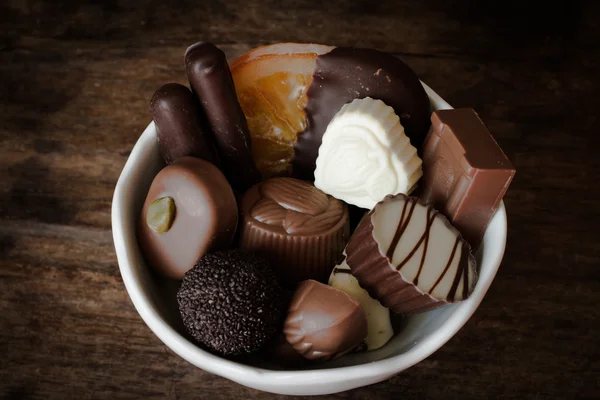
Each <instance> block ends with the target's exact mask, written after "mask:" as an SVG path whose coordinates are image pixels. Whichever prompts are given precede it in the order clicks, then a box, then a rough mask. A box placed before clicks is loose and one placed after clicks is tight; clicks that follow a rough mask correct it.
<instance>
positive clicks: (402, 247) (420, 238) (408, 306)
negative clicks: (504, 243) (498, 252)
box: [346, 195, 477, 313]
mask: <svg viewBox="0 0 600 400" xmlns="http://www.w3.org/2000/svg"><path fill="white" fill-rule="evenodd" d="M346 252H347V254H348V258H347V263H348V265H349V266H350V268H351V269H352V273H353V275H354V276H356V278H357V279H358V280H359V282H360V284H361V286H363V287H364V288H365V289H367V290H368V291H369V293H371V294H372V295H373V296H374V297H375V298H377V299H378V300H379V301H380V302H381V303H382V304H383V305H384V306H386V307H389V308H390V309H391V310H392V311H395V312H400V313H417V312H422V311H427V310H430V309H433V308H436V307H438V306H440V305H443V304H446V303H453V302H457V301H461V300H464V299H466V298H467V297H468V296H469V295H470V294H471V292H472V290H473V288H474V286H475V282H476V280H477V273H476V263H475V258H474V257H473V255H472V254H471V249H470V246H469V244H468V243H467V242H466V241H465V240H464V239H463V238H462V237H461V235H460V233H459V232H458V231H457V230H456V229H455V228H454V227H452V225H450V223H449V222H448V220H447V219H446V218H445V217H444V216H443V215H442V214H440V213H439V212H437V211H436V210H435V209H433V208H432V207H431V206H428V205H425V204H423V203H421V202H420V201H419V200H418V199H417V198H414V197H407V196H404V195H396V196H389V197H387V198H386V199H385V200H384V201H382V202H380V203H379V204H377V206H376V207H375V208H374V209H373V211H371V212H370V213H369V216H368V217H367V218H365V219H364V220H363V222H361V224H360V225H359V227H358V228H357V230H356V233H355V235H354V236H353V237H352V238H351V239H350V241H349V243H348V246H347V248H346Z"/></svg>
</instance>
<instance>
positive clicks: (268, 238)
mask: <svg viewBox="0 0 600 400" xmlns="http://www.w3.org/2000/svg"><path fill="white" fill-rule="evenodd" d="M241 213H242V224H241V227H240V243H239V247H240V248H241V249H243V250H245V251H248V252H252V253H255V254H257V255H259V256H261V257H263V258H265V259H266V260H267V261H269V263H270V264H271V266H272V268H273V269H274V270H275V272H276V273H277V275H278V277H279V278H280V281H281V282H282V283H283V284H284V285H286V286H294V285H296V284H297V283H299V282H301V281H304V280H307V279H314V280H317V281H320V282H326V280H327V278H328V277H329V274H330V272H331V269H332V268H333V267H334V266H335V265H336V263H337V261H339V259H340V258H341V256H342V252H343V250H344V247H345V245H346V242H347V241H348V238H349V237H350V222H349V218H348V208H347V206H346V205H345V204H344V203H342V202H341V201H339V200H337V199H335V198H333V197H331V196H329V195H326V194H325V193H323V192H321V191H320V190H319V189H317V188H315V187H314V186H312V185H311V184H310V183H308V182H304V181H300V180H297V179H292V178H273V179H269V180H267V181H264V182H261V183H259V184H257V185H255V186H253V187H252V188H251V189H250V190H248V191H247V192H246V193H245V194H244V198H243V200H242V205H241Z"/></svg>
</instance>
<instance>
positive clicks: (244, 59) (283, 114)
mask: <svg viewBox="0 0 600 400" xmlns="http://www.w3.org/2000/svg"><path fill="white" fill-rule="evenodd" d="M332 49H333V47H331V46H324V45H317V44H297V43H279V44H274V45H269V46H263V47H258V48H256V49H254V50H251V51H249V52H248V53H246V54H244V55H242V56H240V57H239V58H238V59H236V60H235V61H234V62H233V63H232V64H231V74H232V76H233V80H234V83H235V89H236V92H237V95H238V99H239V102H240V105H241V107H242V110H243V111H244V114H245V116H246V119H247V121H248V128H249V130H250V136H251V138H252V157H253V159H254V163H255V164H256V167H257V168H258V170H259V171H260V172H261V174H262V177H263V179H266V178H269V177H271V176H282V175H290V173H291V169H292V159H293V157H294V145H295V144H296V141H297V137H298V133H299V132H302V131H304V129H305V128H306V114H305V112H304V107H305V106H306V103H307V101H308V98H307V90H308V88H309V87H310V84H311V83H312V80H313V74H314V71H315V66H316V59H317V56H319V55H321V54H325V53H327V52H329V51H331V50H332Z"/></svg>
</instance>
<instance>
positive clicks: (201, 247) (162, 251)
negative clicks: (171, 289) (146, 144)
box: [138, 157, 238, 279]
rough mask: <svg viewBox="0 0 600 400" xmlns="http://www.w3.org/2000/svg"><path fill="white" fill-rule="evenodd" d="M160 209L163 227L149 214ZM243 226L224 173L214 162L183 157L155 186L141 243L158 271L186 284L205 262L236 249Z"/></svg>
mask: <svg viewBox="0 0 600 400" xmlns="http://www.w3.org/2000/svg"><path fill="white" fill-rule="evenodd" d="M165 199H170V200H165ZM157 200H160V201H159V203H156V201H157ZM165 201H166V202H165ZM171 202H172V208H173V211H172V212H171V211H169V210H170V206H169V203H171ZM157 205H159V206H160V209H159V210H158V211H159V214H161V213H162V215H158V220H157V221H156V222H157V223H154V222H153V221H150V223H149V221H148V216H149V211H151V208H155V207H156V206H157ZM165 213H167V214H168V215H167V214H165ZM150 214H152V212H150ZM161 218H166V219H167V220H168V219H170V220H171V222H170V223H167V222H168V221H162V222H161V221H160V219H161ZM237 221H238V208H237V203H236V200H235V196H234V194H233V191H232V190H231V187H230V186H229V183H228V182H227V180H226V179H225V176H224V175H223V173H221V171H219V169H217V167H215V166H214V165H213V164H211V163H209V162H208V161H205V160H201V159H199V158H195V157H180V158H178V159H177V160H175V161H174V162H173V163H171V164H170V165H168V166H166V167H165V168H163V169H162V170H161V171H160V172H159V173H158V174H157V175H156V177H155V178H154V181H153V182H152V185H151V186H150V190H149V191H148V195H147V197H146V201H145V202H144V206H143V208H142V212H141V215H140V219H139V223H138V242H139V244H140V247H141V249H142V251H143V253H144V256H145V258H146V260H147V262H148V263H149V264H150V265H151V266H152V267H153V268H154V269H156V270H157V271H158V272H160V273H161V274H163V275H164V276H166V277H168V278H172V279H181V278H183V274H184V273H185V272H186V271H187V270H189V269H190V268H192V267H193V266H194V263H195V262H196V260H198V258H199V257H200V256H202V255H203V254H205V253H206V252H208V251H214V250H219V249H226V248H228V247H229V246H230V245H231V243H232V241H233V237H234V235H235V231H236V226H237ZM166 225H169V226H168V229H165V227H166ZM156 228H158V230H157V229H156ZM161 231H162V232H161Z"/></svg>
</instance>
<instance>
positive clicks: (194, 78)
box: [185, 42, 260, 192]
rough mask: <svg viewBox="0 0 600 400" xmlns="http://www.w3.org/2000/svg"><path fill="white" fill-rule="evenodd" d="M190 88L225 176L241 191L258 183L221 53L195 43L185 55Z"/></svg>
mask: <svg viewBox="0 0 600 400" xmlns="http://www.w3.org/2000/svg"><path fill="white" fill-rule="evenodd" d="M185 68H186V71H187V75H188V79H189V81H190V85H191V87H192V89H193V90H194V92H195V93H196V95H197V96H198V98H199V99H200V104H201V105H202V108H203V109H204V113H205V114H206V118H207V120H208V123H209V124H210V127H211V129H212V131H213V134H214V137H215V142H216V145H217V149H218V151H219V155H220V156H221V160H222V161H223V169H224V171H225V175H226V176H227V178H228V179H229V182H230V183H231V185H232V186H233V187H234V188H235V189H237V190H238V191H240V192H244V191H245V190H246V189H248V188H249V187H250V186H252V185H253V184H255V183H257V182H258V181H259V180H260V174H259V172H258V170H257V169H256V167H255V166H254V162H253V161H252V154H251V152H250V133H249V131H248V124H247V122H246V117H245V116H244V113H243V111H242V108H241V107H240V103H239V101H238V98H237V95H236V93H235V87H234V85H233V79H232V78H231V72H230V71H229V66H228V65H227V59H226V58H225V53H223V52H222V51H221V50H219V49H218V48H217V47H216V46H214V45H213V44H210V43H202V42H200V43H196V44H194V45H192V46H190V47H189V48H188V49H187V51H186V52H185Z"/></svg>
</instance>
